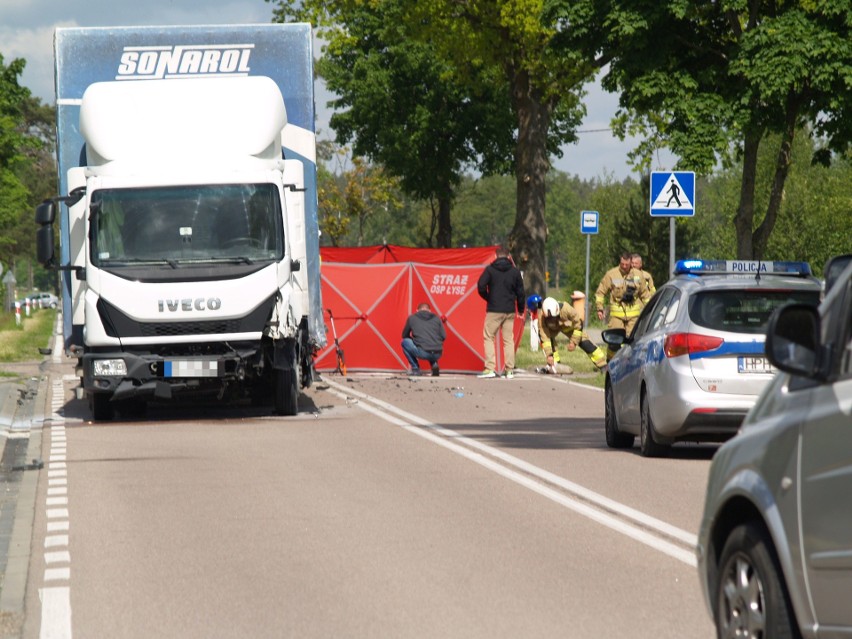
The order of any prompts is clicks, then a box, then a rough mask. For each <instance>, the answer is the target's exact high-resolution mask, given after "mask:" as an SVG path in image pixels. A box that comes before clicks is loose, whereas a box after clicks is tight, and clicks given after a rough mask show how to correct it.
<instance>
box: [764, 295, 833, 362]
mask: <svg viewBox="0 0 852 639" xmlns="http://www.w3.org/2000/svg"><path fill="white" fill-rule="evenodd" d="M764 350H765V351H766V357H767V358H768V359H769V362H770V363H771V364H772V365H773V366H775V367H776V368H777V369H779V370H782V371H784V372H786V373H790V374H791V375H800V376H804V377H812V378H817V377H820V368H821V362H820V352H821V350H822V349H821V346H820V317H819V311H818V310H817V309H816V307H815V306H812V305H810V304H787V305H785V306H782V307H781V308H779V309H777V310H776V311H775V312H774V313H773V314H772V316H771V317H770V318H769V324H768V325H767V329H766V344H765V345H764Z"/></svg>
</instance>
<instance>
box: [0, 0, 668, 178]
mask: <svg viewBox="0 0 852 639" xmlns="http://www.w3.org/2000/svg"><path fill="white" fill-rule="evenodd" d="M271 19H272V5H271V4H270V3H268V2H264V0H134V1H128V0H0V54H2V55H3V58H4V62H5V64H8V63H9V62H10V61H11V60H13V59H15V58H23V59H25V60H26V61H27V65H26V68H25V70H24V73H23V75H22V76H21V78H20V83H21V84H22V85H23V86H25V87H27V88H28V89H30V91H31V92H32V93H33V95H35V96H36V97H39V98H41V99H42V101H43V102H45V103H48V104H50V103H52V102H53V100H54V87H53V32H54V29H55V28H56V27H110V26H144V25H182V24H187V25H188V24H253V23H262V24H267V23H269V22H270V21H271ZM314 54H315V55H318V54H319V50H318V48H317V49H315V52H314ZM315 91H316V108H317V122H316V126H317V131H318V132H319V137H320V138H321V139H322V138H326V139H327V138H329V137H331V136H333V134H334V133H333V131H332V130H331V129H330V127H329V126H328V121H329V117H330V116H331V111H330V110H329V109H328V108H327V107H326V103H327V102H328V100H329V99H330V98H331V97H332V96H331V95H330V94H329V92H328V91H326V90H325V88H324V87H323V86H322V84H321V82H319V81H318V82H317V85H316V87H315ZM587 92H588V94H587V96H586V98H585V102H586V109H587V112H588V113H587V115H586V118H585V120H584V121H583V123H582V125H581V126H580V127H579V129H578V130H579V131H580V135H579V138H580V140H579V142H578V143H577V144H571V145H567V146H565V147H564V148H563V157H562V158H561V159H558V160H555V161H554V167H555V168H557V169H559V170H560V171H563V172H565V173H568V174H569V175H577V176H579V177H580V178H581V179H585V180H592V179H601V180H603V179H605V178H608V177H612V178H614V179H616V180H622V179H624V178H626V177H629V176H632V177H634V178H636V177H637V175H636V173H635V171H634V170H633V169H631V168H630V167H629V166H628V164H627V153H628V152H629V151H630V149H631V148H632V147H633V146H635V141H634V142H631V141H630V140H627V141H625V142H621V141H620V140H618V139H617V138H616V137H615V136H613V135H612V134H611V133H610V132H609V131H608V128H609V122H610V119H611V118H612V117H613V115H614V114H615V111H616V108H617V106H618V98H617V96H616V95H613V94H609V93H606V92H605V91H603V90H602V89H601V88H600V86H598V85H597V84H596V83H593V84H590V85H589V86H588V87H587ZM602 129H603V131H602ZM658 162H660V165H659V166H655V167H654V169H655V170H657V169H670V168H672V166H673V163H674V160H673V158H672V156H671V155H670V154H667V153H664V154H662V155H661V157H660V158H658Z"/></svg>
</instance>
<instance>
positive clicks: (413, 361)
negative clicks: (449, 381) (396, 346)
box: [402, 302, 447, 377]
mask: <svg viewBox="0 0 852 639" xmlns="http://www.w3.org/2000/svg"><path fill="white" fill-rule="evenodd" d="M445 339H447V332H446V331H445V330H444V324H443V322H442V321H441V318H440V317H438V316H437V315H435V314H434V313H433V312H432V310H431V307H430V306H429V304H428V303H426V302H421V303H420V304H419V305H418V306H417V312H416V313H414V314H413V315H409V316H408V319H407V320H405V327H404V328H403V329H402V352H403V353H405V357H406V359H407V360H408V363H409V364H410V365H411V370H410V371H409V372H408V374H409V375H412V376H417V375H420V364H419V362H418V361H417V360H420V359H424V360H426V361H428V362H429V364H430V366H431V367H432V376H433V377H437V376H438V374H439V372H440V371H439V369H438V360H439V359H440V358H441V354H442V353H443V350H444V340H445Z"/></svg>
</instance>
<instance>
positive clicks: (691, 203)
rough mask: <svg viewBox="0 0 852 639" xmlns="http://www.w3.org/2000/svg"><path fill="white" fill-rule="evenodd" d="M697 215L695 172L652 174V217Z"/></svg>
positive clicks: (658, 172)
mask: <svg viewBox="0 0 852 639" xmlns="http://www.w3.org/2000/svg"><path fill="white" fill-rule="evenodd" d="M693 215H695V172H694V171H654V172H652V173H651V217H691V216H693Z"/></svg>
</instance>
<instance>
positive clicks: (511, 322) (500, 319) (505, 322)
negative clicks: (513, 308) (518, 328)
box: [482, 312, 515, 372]
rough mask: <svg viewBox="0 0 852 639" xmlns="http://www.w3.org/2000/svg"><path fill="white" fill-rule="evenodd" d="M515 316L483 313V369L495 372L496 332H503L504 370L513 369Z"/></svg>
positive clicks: (511, 314) (512, 314)
mask: <svg viewBox="0 0 852 639" xmlns="http://www.w3.org/2000/svg"><path fill="white" fill-rule="evenodd" d="M514 329H515V314H514V313H490V312H488V313H485V327H484V329H483V331H482V338H483V340H484V341H485V368H486V369H488V370H490V371H495V372H496V371H497V352H496V349H495V342H494V339H495V338H496V337H497V331H503V357H504V358H505V360H506V361H505V369H506V370H514V368H515V334H514Z"/></svg>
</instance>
